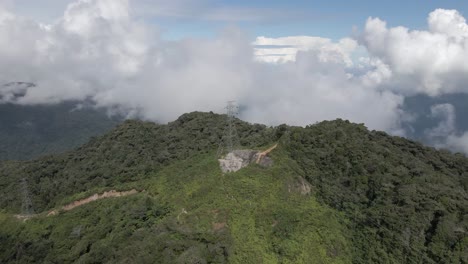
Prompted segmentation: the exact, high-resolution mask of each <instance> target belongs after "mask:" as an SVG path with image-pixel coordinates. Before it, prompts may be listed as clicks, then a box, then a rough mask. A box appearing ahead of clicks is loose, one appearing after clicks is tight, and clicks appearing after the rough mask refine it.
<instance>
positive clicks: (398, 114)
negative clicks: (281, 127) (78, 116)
mask: <svg viewBox="0 0 468 264" xmlns="http://www.w3.org/2000/svg"><path fill="white" fill-rule="evenodd" d="M131 3H132V2H129V1H128V0H78V1H75V2H73V3H71V4H70V5H68V7H67V8H66V10H65V12H64V14H63V16H62V17H61V18H59V19H57V20H56V21H55V22H53V23H51V24H41V23H39V22H36V21H34V20H32V19H29V18H27V17H21V16H18V15H16V14H14V13H12V12H11V11H6V10H5V9H1V8H0V83H2V84H3V86H1V87H0V102H3V103H5V102H10V103H17V104H48V103H57V102H61V101H64V100H87V101H88V102H89V101H90V102H93V103H94V104H95V105H96V106H99V107H107V108H108V109H111V110H112V111H121V112H124V113H127V114H129V115H138V116H140V117H143V118H145V119H150V120H156V121H161V122H166V121H170V120H173V119H174V118H176V117H177V116H178V115H180V114H182V113H185V112H189V111H194V110H201V111H210V110H213V111H218V112H219V111H221V110H222V109H223V105H224V104H225V102H226V101H228V100H233V99H234V100H237V101H238V103H239V104H240V105H241V106H242V112H241V117H242V118H244V119H246V120H248V121H253V122H262V123H267V124H279V123H289V124H294V125H306V124H310V123H314V122H316V121H321V120H324V119H334V118H346V119H350V120H352V121H354V122H362V123H365V124H366V125H367V126H369V127H370V128H372V129H379V130H386V131H389V132H391V133H393V134H398V135H404V134H405V131H404V130H403V129H402V128H401V122H407V121H408V118H407V117H408V114H407V113H404V112H403V111H402V110H401V106H402V104H403V101H404V99H405V96H407V95H409V94H415V93H421V92H422V93H427V94H430V95H437V94H441V93H450V92H453V91H463V89H464V87H463V85H462V84H463V83H464V82H465V81H466V80H467V79H466V77H465V75H466V72H467V71H468V69H467V67H468V66H467V65H466V63H464V60H463V58H467V55H468V54H467V53H466V52H467V50H468V49H467V47H468V44H467V43H468V42H467V39H468V36H467V34H466V31H467V30H466V22H465V20H464V18H463V17H462V16H461V15H460V14H459V13H458V12H456V11H451V10H436V11H434V12H433V13H431V14H430V15H429V19H428V24H429V26H428V30H427V31H411V30H409V29H406V28H403V27H396V28H388V27H387V26H386V24H385V22H384V21H381V20H380V19H377V18H370V19H369V20H368V21H367V23H366V27H365V29H364V32H363V34H362V37H361V38H360V39H358V40H354V39H351V38H343V39H341V40H339V41H333V40H330V39H326V38H320V37H307V36H294V37H284V38H267V37H258V38H256V39H255V41H254V42H253V43H252V41H251V39H250V38H249V36H248V35H246V33H245V32H243V31H241V30H239V29H238V28H227V29H225V30H224V31H222V32H220V33H219V35H218V36H216V37H215V38H212V39H194V38H187V39H182V40H178V41H167V40H164V39H162V38H161V37H160V33H159V32H158V30H157V27H155V26H154V25H152V24H148V23H145V21H144V20H140V19H139V18H135V16H134V14H133V13H132V10H133V7H132V6H131ZM357 55H359V56H357ZM271 62H273V63H271ZM17 81H21V82H19V83H18V82H17ZM31 83H32V84H34V85H31ZM6 84H8V85H6ZM432 114H433V115H434V118H436V117H440V118H442V119H444V120H446V122H445V123H441V124H440V126H439V127H436V128H433V129H432V130H430V131H428V132H427V133H428V135H430V136H431V137H434V138H436V137H439V136H443V134H446V133H449V134H450V135H457V134H456V133H455V132H453V131H454V129H455V128H452V127H450V126H451V125H453V122H452V121H451V119H450V118H448V117H450V116H452V115H453V116H454V110H453V107H452V108H451V107H450V106H449V105H439V106H434V107H433V109H432ZM453 118H455V117H453ZM451 122H452V123H451ZM454 140H455V139H453V141H454ZM447 142H448V141H447ZM447 144H448V143H447Z"/></svg>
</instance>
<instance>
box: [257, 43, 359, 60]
mask: <svg viewBox="0 0 468 264" xmlns="http://www.w3.org/2000/svg"><path fill="white" fill-rule="evenodd" d="M253 45H255V46H256V48H255V56H256V59H257V60H258V61H262V62H268V63H284V62H288V61H295V60H296V55H297V53H298V52H299V51H310V50H312V51H318V52H320V55H319V57H320V60H321V61H323V62H327V61H330V60H332V61H335V62H340V63H344V64H345V65H347V66H352V65H353V62H352V60H351V54H352V53H353V52H354V51H355V50H356V48H357V42H356V41H355V40H353V39H350V38H343V39H341V40H340V41H338V42H337V43H334V42H333V41H332V40H331V39H328V38H321V37H310V36H290V37H281V38H267V37H263V36H260V37H257V38H256V40H255V41H254V42H253Z"/></svg>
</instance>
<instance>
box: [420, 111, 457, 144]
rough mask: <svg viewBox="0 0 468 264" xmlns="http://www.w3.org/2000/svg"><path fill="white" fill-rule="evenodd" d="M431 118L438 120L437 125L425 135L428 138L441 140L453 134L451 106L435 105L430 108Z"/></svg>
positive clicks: (453, 118) (453, 120) (453, 112)
mask: <svg viewBox="0 0 468 264" xmlns="http://www.w3.org/2000/svg"><path fill="white" fill-rule="evenodd" d="M431 117H432V118H436V119H440V122H439V124H438V125H437V126H436V127H433V128H431V129H429V130H426V134H427V136H428V137H429V138H443V139H445V138H446V137H447V135H450V134H453V133H455V130H456V128H455V119H456V115H455V107H454V106H453V105H451V104H437V105H433V106H432V107H431Z"/></svg>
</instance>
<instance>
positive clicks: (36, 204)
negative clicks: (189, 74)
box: [0, 112, 468, 263]
mask: <svg viewBox="0 0 468 264" xmlns="http://www.w3.org/2000/svg"><path fill="white" fill-rule="evenodd" d="M225 124H226V123H225V117H224V116H222V115H217V114H213V113H199V112H194V113H190V114H185V115H182V116H181V117H180V118H179V119H177V120H176V121H174V122H171V123H169V124H167V125H158V124H154V123H150V122H141V121H126V122H124V123H123V124H121V125H119V126H118V127H116V128H115V129H114V130H112V131H111V132H109V133H107V134H105V135H103V136H100V137H96V138H93V139H92V140H91V141H90V142H88V143H87V144H85V145H83V146H81V147H79V148H78V149H76V150H74V151H70V152H67V153H64V154H60V155H54V156H48V157H43V158H39V159H37V160H33V161H8V162H2V163H0V191H1V193H2V195H1V196H0V208H1V209H0V210H1V211H0V212H1V214H0V222H1V223H0V224H1V227H0V243H1V245H2V249H1V252H0V262H15V261H17V262H19V263H33V262H54V261H55V262H56V261H58V262H61V263H69V262H73V261H81V262H82V263H92V262H94V263H96V262H108V263H126V262H129V261H137V262H138V263H228V262H229V263H468V253H467V252H468V236H467V231H468V212H467V210H468V196H467V187H468V177H467V169H468V159H467V158H466V157H465V156H463V155H461V154H452V153H449V152H446V151H437V150H435V149H433V148H429V147H425V146H422V145H420V144H418V143H415V142H412V141H409V140H406V139H403V138H399V137H391V136H388V135H387V134H385V133H383V132H377V131H368V130H367V129H366V128H365V127H364V126H363V125H357V124H352V123H349V122H347V121H343V120H336V121H325V122H322V123H318V124H315V125H311V126H308V127H306V128H300V127H289V126H286V125H282V126H278V127H266V126H263V125H257V124H255V125H253V124H248V123H245V122H242V121H240V120H237V121H236V127H237V130H238V133H239V136H240V139H241V145H242V146H243V147H244V148H254V149H266V148H268V147H269V146H271V145H273V144H275V143H279V145H278V148H277V149H275V150H274V151H273V152H272V153H271V158H272V159H273V161H274V165H273V166H272V167H270V168H264V167H261V166H259V165H255V164H252V165H250V166H248V167H247V168H244V169H242V170H240V171H238V172H236V173H228V174H222V173H221V170H220V169H219V166H218V164H217V160H216V155H215V153H216V150H217V147H218V144H219V142H220V138H221V136H222V132H223V129H224V127H225ZM22 179H25V180H26V181H27V183H28V187H29V188H28V189H29V193H30V195H31V203H32V205H33V208H34V211H35V212H36V213H38V214H39V215H37V216H36V217H33V218H31V219H29V220H27V221H24V222H23V221H19V220H17V219H15V218H14V217H13V215H14V214H19V213H21V205H22V201H23V199H22V192H21V191H20V190H21V180H22ZM304 186H306V187H307V188H306V187H304ZM132 188H135V189H137V190H139V191H141V192H140V193H138V194H136V195H133V196H128V197H120V198H109V199H105V200H99V201H96V202H93V203H90V204H86V205H83V206H81V207H78V208H77V209H74V210H72V211H69V212H61V213H59V214H58V215H54V216H46V214H47V211H48V210H51V209H54V208H59V207H60V206H62V205H64V204H67V203H69V202H71V201H73V200H76V199H82V198H84V197H87V196H89V195H91V194H94V193H102V192H103V191H107V190H114V189H116V190H129V189H132ZM41 212H44V213H42V214H41Z"/></svg>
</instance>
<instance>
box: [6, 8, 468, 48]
mask: <svg viewBox="0 0 468 264" xmlns="http://www.w3.org/2000/svg"><path fill="white" fill-rule="evenodd" d="M2 1H5V2H7V3H10V5H12V6H14V9H15V12H16V13H19V14H24V15H25V16H29V17H33V18H36V19H37V20H41V21H45V22H51V21H53V19H55V18H57V17H60V16H61V15H62V14H63V10H64V9H65V7H66V6H67V4H69V3H70V2H72V0H42V1H30V0H0V3H2ZM130 2H131V5H132V6H133V7H134V9H135V11H136V12H137V13H140V14H141V16H142V17H144V18H143V19H145V20H147V21H149V22H151V23H154V24H155V25H157V26H158V27H159V28H160V29H161V30H162V31H163V32H164V35H163V36H164V37H165V38H168V39H180V38H184V37H211V36H214V35H216V33H217V32H219V31H220V30H221V29H223V28H225V27H226V26H229V25H236V26H239V27H240V28H242V29H243V30H244V31H246V32H247V33H248V34H250V35H251V36H252V38H254V37H256V36H268V37H282V36H293V35H308V36H321V37H327V38H332V39H335V40H336V39H340V38H342V37H346V36H349V35H350V34H351V33H352V30H353V27H354V26H355V27H357V29H362V27H363V25H364V23H365V21H366V19H367V18H368V17H370V16H372V17H379V18H381V19H382V20H385V21H387V22H388V24H389V26H400V25H402V26H405V27H409V28H411V29H424V28H425V27H426V19H427V15H428V14H429V13H430V12H431V11H433V10H434V9H436V8H444V9H456V10H458V11H459V12H460V13H462V15H465V17H466V16H467V14H468V1H465V0H445V1H436V0H425V1H408V0H406V1H402V0H396V1H370V0H362V1H343V0H327V1H316V0H313V1H305V0H296V1H278V0H269V1H267V0H238V1H227V0H222V1H214V0H197V1H193V0H169V1H167V0H130Z"/></svg>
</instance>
